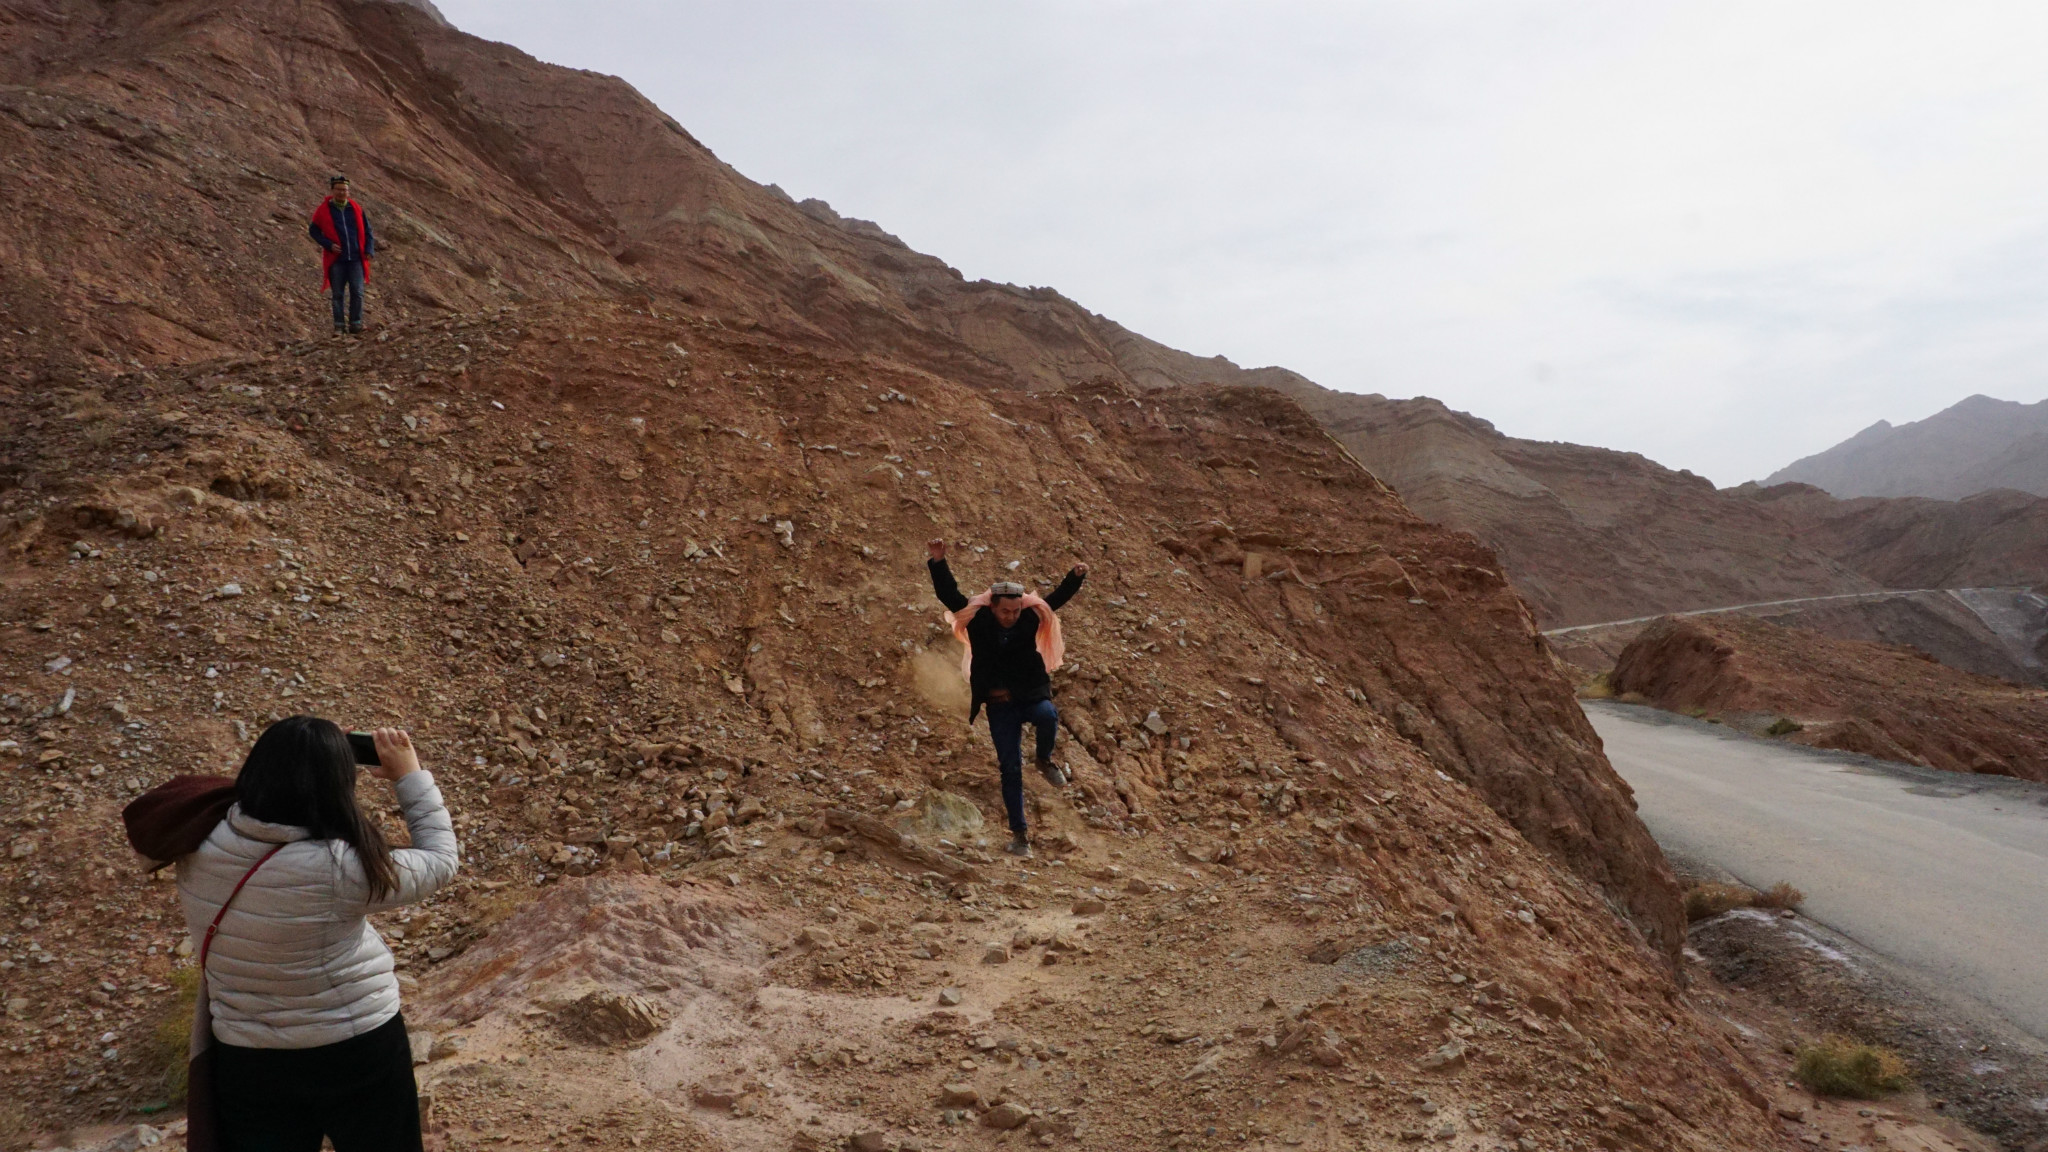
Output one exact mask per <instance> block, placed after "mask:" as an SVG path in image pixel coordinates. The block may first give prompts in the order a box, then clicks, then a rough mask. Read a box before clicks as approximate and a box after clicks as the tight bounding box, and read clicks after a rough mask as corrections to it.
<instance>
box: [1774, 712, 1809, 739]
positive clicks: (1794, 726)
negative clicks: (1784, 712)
mask: <svg viewBox="0 0 2048 1152" xmlns="http://www.w3.org/2000/svg"><path fill="white" fill-rule="evenodd" d="M1805 728H1806V725H1804V724H1801V723H1800V722H1799V721H1797V720H1794V719H1792V718H1791V717H1789V716H1780V717H1778V718H1777V719H1776V720H1773V721H1771V726H1770V727H1769V728H1766V729H1764V735H1766V736H1790V735H1791V734H1793V733H1794V732H1799V731H1803V730H1804V729H1805Z"/></svg>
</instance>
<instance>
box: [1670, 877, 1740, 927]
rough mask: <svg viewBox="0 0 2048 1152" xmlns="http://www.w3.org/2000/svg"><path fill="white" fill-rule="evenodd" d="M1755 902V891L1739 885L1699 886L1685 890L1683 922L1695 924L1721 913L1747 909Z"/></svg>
mask: <svg viewBox="0 0 2048 1152" xmlns="http://www.w3.org/2000/svg"><path fill="white" fill-rule="evenodd" d="M1755 901H1756V891H1755V890H1754V889H1751V888H1745V887H1743V886H1742V885H1740V884H1699V885H1695V886H1694V887H1691V888H1688V889H1686V892H1685V920H1686V923H1688V924H1692V923H1697V922H1699V921H1701V920H1710V919H1712V918H1714V917H1716V916H1719V915H1720V914H1721V913H1723V912H1727V911H1731V910H1733V909H1736V908H1747V907H1749V906H1750V905H1751V904H1752V903H1754V902H1755Z"/></svg>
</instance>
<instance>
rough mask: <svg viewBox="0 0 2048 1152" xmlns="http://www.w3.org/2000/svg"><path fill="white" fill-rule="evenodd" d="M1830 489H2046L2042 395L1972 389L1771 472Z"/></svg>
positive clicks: (1775, 479) (2047, 408) (1857, 492)
mask: <svg viewBox="0 0 2048 1152" xmlns="http://www.w3.org/2000/svg"><path fill="white" fill-rule="evenodd" d="M1788 482H1797V483H1801V484H1811V485H1813V486H1814V487H1816V488H1820V489H1824V490H1825V491H1827V492H1828V493H1829V494H1830V495H1834V496H1839V497H1842V498H1843V499H1849V498H1853V497H1857V496H1928V497H1933V498H1934V499H1937V500H1960V499H1962V498H1963V497H1965V496H1972V495H1975V494H1976V493H1979V492H1986V491H1989V490H1991V489H1994V488H2012V489H2016V490H2018V491H2021V492H2031V493H2033V494H2034V495H2036V496H2048V400H2043V401H2041V402H2040V403H2037V404H2021V403H2018V402H2016V401H2012V400H1994V399H1992V398H1991V397H1989V396H1972V397H1970V398H1969V399H1967V400H1964V401H1962V402H1961V403H1959V404H1957V405H1955V406H1954V407H1952V408H1948V409H1946V410H1944V411H1941V412H1937V413H1935V414H1934V415H1932V416H1929V417H1928V418H1927V419H1925V420H1916V421H1914V422H1913V423H1910V424H1899V425H1893V424H1891V423H1889V422H1887V421H1884V420H1879V421H1878V422H1877V423H1875V424H1872V425H1871V426H1870V427H1868V428H1865V429H1864V430H1863V431H1861V432H1858V433H1857V434H1856V435H1854V436H1851V437H1850V438H1849V439H1847V440H1844V441H1842V442H1841V443H1840V444H1837V445H1835V446H1834V447H1833V448H1830V449H1828V450H1827V451H1825V452H1820V453H1816V454H1814V455H1812V456H1808V457H1806V458H1805V459H1803V460H1797V461H1794V462H1793V463H1791V464H1789V465H1787V466H1786V467H1784V468H1781V469H1779V470H1778V471H1776V472H1773V473H1772V474H1771V475H1770V476H1769V477H1767V478H1766V479H1765V480H1764V482H1763V483H1764V485H1765V486H1766V487H1768V486H1771V485H1774V484H1783V483H1788Z"/></svg>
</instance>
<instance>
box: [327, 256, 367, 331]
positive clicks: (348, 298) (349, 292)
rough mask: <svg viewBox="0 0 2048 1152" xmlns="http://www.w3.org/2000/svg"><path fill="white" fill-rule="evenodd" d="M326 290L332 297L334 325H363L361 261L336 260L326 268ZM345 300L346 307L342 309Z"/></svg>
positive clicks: (359, 326) (356, 326) (357, 326)
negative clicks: (330, 266) (331, 265)
mask: <svg viewBox="0 0 2048 1152" xmlns="http://www.w3.org/2000/svg"><path fill="white" fill-rule="evenodd" d="M327 290H328V291H329V292H330V293H332V294H333V297H334V326H335V327H336V328H339V327H341V326H342V325H343V324H344V323H346V324H348V325H349V326H350V327H354V328H361V327H362V326H363V262H362V261H361V260H336V261H335V262H334V267H332V268H330V269H328V270H327ZM344 302H346V304H347V308H346V310H344V309H343V304H344Z"/></svg>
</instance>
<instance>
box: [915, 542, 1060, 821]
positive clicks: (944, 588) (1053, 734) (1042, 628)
mask: <svg viewBox="0 0 2048 1152" xmlns="http://www.w3.org/2000/svg"><path fill="white" fill-rule="evenodd" d="M927 548H928V550H929V551H930V552H931V559H930V560H927V561H926V562H925V565H926V567H928V568H929V569H931V575H932V591H933V592H935V593H937V594H938V597H939V603H941V604H944V605H945V606H946V608H947V609H948V611H947V612H946V623H948V624H951V625H952V626H953V635H954V636H956V637H958V638H959V640H960V642H961V643H962V644H964V645H966V648H967V650H966V652H965V653H964V654H963V655H962V657H961V661H960V664H961V668H960V670H961V671H962V672H964V673H966V674H967V684H968V687H969V689H970V690H971V692H972V703H971V704H970V705H969V707H968V711H967V722H968V723H969V724H972V723H974V717H975V716H976V715H977V714H978V713H980V711H981V706H982V705H983V704H987V705H988V734H989V737H990V738H991V739H992V740H994V741H995V745H996V767H997V768H998V769H999V770H1000V771H1001V774H1002V781H1003V810H1004V812H1005V814H1006V815H1008V816H1009V819H1010V833H1011V840H1010V853H1011V854H1012V855H1015V856H1029V855H1030V854H1031V841H1030V840H1029V839H1028V838H1027V836H1026V835H1025V832H1026V828H1025V823H1024V725H1026V724H1030V725H1031V726H1032V727H1034V728H1036V729H1037V730H1038V745H1037V753H1038V756H1037V760H1038V770H1039V772H1040V773H1042V774H1043V775H1044V776H1045V778H1046V779H1047V780H1048V781H1050V782H1051V783H1052V784H1053V786H1054V787H1058V786H1060V785H1062V784H1065V783H1066V782H1067V779H1066V775H1065V773H1063V772H1062V771H1061V769H1060V766H1059V765H1058V764H1055V763H1053V759H1052V748H1053V741H1054V740H1055V739H1056V738H1057V737H1058V735H1059V726H1060V714H1059V712H1058V710H1056V709H1055V708H1054V707H1053V705H1052V677H1051V676H1050V675H1049V674H1050V673H1052V672H1054V671H1056V670H1057V669H1058V668H1059V666H1060V660H1061V659H1062V656H1063V653H1064V651H1065V643H1064V641H1063V640H1062V639H1061V637H1060V618H1059V616H1058V615H1057V614H1056V613H1057V612H1058V610H1059V608H1060V606H1061V605H1063V604H1065V603H1066V602H1067V601H1069V600H1071V599H1073V597H1074V593H1076V592H1079V591H1080V590H1081V582H1082V581H1083V580H1085V579H1087V577H1088V565H1086V564H1076V565H1074V567H1073V570H1072V571H1070V572H1068V573H1067V578H1066V579H1064V580H1062V581H1060V586H1059V587H1057V588H1055V589H1053V591H1052V595H1050V596H1047V597H1045V598H1043V599H1041V598H1039V597H1038V596H1036V595H1034V594H1032V593H1029V592H1026V591H1025V590H1024V586H1023V585H1022V584H1011V583H1007V582H1003V583H997V584H993V585H991V586H990V587H989V590H988V591H986V592H983V593H981V594H980V595H978V596H976V597H974V598H973V599H972V600H970V599H968V598H967V597H965V596H963V595H961V594H960V585H959V584H958V583H957V582H955V581H954V579H953V571H952V569H951V568H948V567H947V566H946V542H945V541H944V540H933V541H932V542H931V543H930V544H929V545H927Z"/></svg>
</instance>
